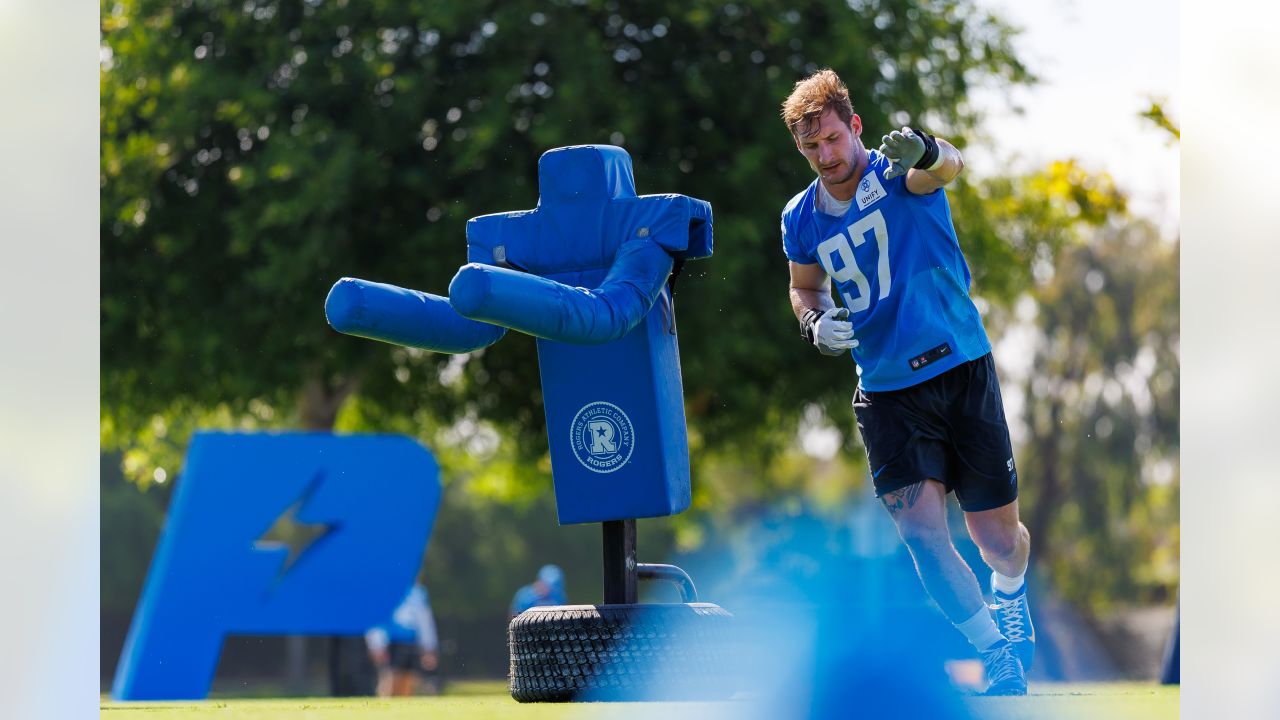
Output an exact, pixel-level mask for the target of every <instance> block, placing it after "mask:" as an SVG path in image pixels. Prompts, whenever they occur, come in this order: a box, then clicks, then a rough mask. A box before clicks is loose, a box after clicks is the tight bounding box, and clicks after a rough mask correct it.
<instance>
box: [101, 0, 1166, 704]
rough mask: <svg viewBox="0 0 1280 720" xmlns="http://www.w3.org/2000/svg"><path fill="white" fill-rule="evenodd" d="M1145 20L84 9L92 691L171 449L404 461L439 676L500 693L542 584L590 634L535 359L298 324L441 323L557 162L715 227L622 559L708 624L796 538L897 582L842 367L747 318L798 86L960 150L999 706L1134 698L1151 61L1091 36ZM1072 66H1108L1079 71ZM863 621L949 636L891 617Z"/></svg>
mask: <svg viewBox="0 0 1280 720" xmlns="http://www.w3.org/2000/svg"><path fill="white" fill-rule="evenodd" d="M1152 7H1157V6H1155V5H1154V4H1150V5H1149V6H1148V7H1146V8H1145V9H1144V8H1137V9H1125V10H1118V11H1117V10H1115V9H1107V8H1105V7H1103V6H1101V4H1098V3H1092V2H1081V3H1074V4H1069V5H1059V4H1054V5H1053V7H1050V5H1049V4H1030V5H1029V6H1024V5H1021V4H1020V5H1018V6H1016V7H1015V6H1014V5H1012V4H1009V5H1002V4H999V3H994V2H978V1H973V0H955V1H937V2H931V1H924V0H910V1H905V2H892V3H890V2H848V3H846V2H826V1H812V2H796V1H791V2H773V1H771V0H748V1H744V2H737V3H712V2H698V1H695V2H679V3H677V2H634V3H625V4H624V3H620V2H611V1H604V2H600V1H596V0H563V1H560V2H541V1H540V2H525V1H523V0H516V1H511V0H508V1H507V2H502V3H491V2H476V3H439V2H426V1H423V0H398V1H397V2H386V1H384V0H368V1H366V2H358V3H348V2H346V1H345V0H306V1H304V2H290V1H286V0H281V1H278V2H256V1H255V0H246V1H245V2H243V3H226V2H204V1H201V0H180V1H178V2H173V1H171V0H165V1H164V2H159V1H154V0H131V1H127V2H119V3H112V2H105V3H103V4H102V7H101V46H100V58H99V59H100V73H101V115H100V123H101V173H100V182H101V195H100V198H101V207H100V230H101V275H100V282H101V444H102V456H101V467H102V473H101V488H100V492H101V605H100V613H101V618H100V620H101V644H100V652H101V666H100V672H101V680H102V687H103V688H104V689H105V688H106V687H107V686H108V685H109V683H110V678H111V676H112V673H113V672H114V668H115V663H116V660H117V658H118V656H119V651H120V646H121V644H122V642H123V639H124V635H125V632H126V631H127V629H128V623H129V619H130V617H131V614H132V612H133V607H134V603H135V602H136V599H137V597H138V595H139V592H140V589H141V586H142V581H143V579H144V577H145V574H146V570H147V566H148V563H149V561H150V557H151V552H152V549H153V548H154V545H155V542H156V538H157V536H158V534H159V532H160V528H161V525H162V523H163V519H164V513H165V509H166V506H167V503H168V499H169V496H170V492H171V489H172V488H173V486H174V484H175V483H177V482H181V475H182V464H181V463H182V458H183V455H184V453H185V450H186V445H187V443H188V441H189V438H190V435H191V433H192V431H193V430H194V429H196V428H242V429H270V428H303V429H313V430H337V431H342V432H365V431H378V432H403V433H407V434H409V435H412V436H414V437H416V438H418V439H419V440H420V441H421V442H422V443H423V444H424V445H426V446H427V447H428V448H430V449H431V451H432V452H433V453H434V454H435V455H436V457H437V459H438V460H439V462H440V464H441V467H442V474H441V479H442V482H443V483H444V499H443V503H442V506H441V509H440V512H439V515H438V517H437V521H436V526H435V529H434V531H433V534H432V537H431V540H430V544H429V548H428V551H427V553H426V556H425V558H424V565H423V571H422V575H421V577H422V579H423V581H424V584H425V585H426V587H427V588H428V589H429V591H430V596H431V603H432V608H433V611H434V614H435V619H436V622H437V625H438V628H439V635H440V640H441V658H440V666H441V673H442V674H443V675H444V676H445V677H446V678H502V677H504V676H505V673H506V663H507V656H506V647H505V625H506V620H507V608H508V604H509V603H510V601H511V597H512V594H513V593H514V592H515V590H516V588H517V587H519V586H520V585H522V584H524V583H527V582H530V581H532V579H533V577H534V575H535V573H536V572H537V570H538V568H539V567H541V566H542V565H543V564H545V563H555V564H557V565H559V566H560V567H561V568H563V569H564V571H565V575H566V579H567V580H566V591H567V594H568V598H569V601H570V602H572V603H591V602H598V601H600V600H601V597H602V593H601V586H600V562H601V559H600V538H599V532H600V531H599V528H598V527H596V526H594V525H587V526H572V527H558V526H557V525H556V523H555V508H554V501H553V498H552V495H551V478H550V472H549V471H550V463H549V460H548V458H547V448H546V429H545V426H544V417H543V413H542V405H541V398H540V383H539V378H538V370H537V363H536V355H535V349H534V341H533V340H532V339H531V338H528V337H525V336H520V335H518V334H516V333H512V334H511V335H510V336H509V337H507V338H506V339H505V340H504V341H503V342H501V343H499V344H497V345H495V346H493V347H491V348H489V349H487V350H485V351H482V352H477V353H472V354H470V355H460V356H449V355H442V354H432V353H426V352H419V351H414V350H409V349H405V348H398V347H393V346H390V345H383V344H379V343H373V342H369V341H364V340H359V339H355V338H350V337H344V336H340V335H338V334H337V333H335V332H333V331H332V330H330V329H329V328H328V326H327V325H326V323H325V321H324V316H323V309H322V305H323V300H324V297H325V294H326V293H327V291H328V289H329V287H330V286H331V285H332V284H333V282H334V281H335V280H337V279H338V278H339V277H342V276H356V277H362V278H368V279H371V280H377V281H381V282H388V283H393V284H397V285H402V286H406V287H413V288H417V289H421V290H424V291H427V292H435V293H443V292H444V291H445V288H446V287H447V285H448V282H449V280H450V278H451V277H452V276H453V274H454V272H455V271H456V270H457V268H458V266H459V265H460V264H462V263H463V262H464V260H465V235H464V224H465V222H466V221H467V219H468V218H470V217H473V216H475V215H480V214H484V213H491V212H500V211H507V210H515V209H520V208H528V207H533V206H534V205H535V204H536V203H537V199H538V188H537V176H536V167H537V159H538V156H539V155H540V154H541V153H542V152H544V151H546V150H548V149H551V148H553V147H558V146H563V145H572V144H582V143H610V144H615V145H620V146H622V147H624V148H625V149H626V150H627V151H628V152H629V153H630V155H631V157H632V159H633V162H634V167H635V175H636V185H637V190H638V191H639V192H640V193H660V192H677V193H683V194H687V195H691V196H693V197H697V198H701V199H704V200H708V201H710V202H711V204H712V205H713V207H714V209H715V220H716V223H715V224H716V232H715V237H716V253H715V255H714V256H713V257H712V258H710V259H708V260H705V261H700V262H698V263H693V264H691V265H689V266H688V268H687V269H686V271H685V273H684V274H683V275H682V276H681V280H680V283H679V287H678V291H677V293H676V303H677V305H678V308H679V310H678V312H679V317H680V327H681V333H680V339H681V360H682V372H683V379H684V390H685V404H686V412H687V417H688V424H689V436H690V450H691V456H692V478H693V492H694V500H693V507H692V508H691V509H690V510H689V511H687V512H685V513H683V514H681V515H679V516H676V517H672V518H662V519H652V520H642V521H640V522H639V524H638V525H639V542H638V545H639V554H640V558H641V559H642V560H644V561H649V562H658V561H671V562H676V563H677V564H680V565H682V566H684V567H685V568H686V569H688V570H690V572H691V573H692V574H693V576H694V578H695V580H698V579H700V578H706V580H705V581H704V582H702V583H700V586H699V590H700V591H701V594H702V595H704V596H705V597H706V598H708V599H711V600H715V599H716V588H717V586H718V584H723V586H724V587H729V586H730V585H733V584H734V583H739V582H740V581H741V580H742V578H750V577H752V576H753V574H754V573H757V572H759V571H760V568H761V567H762V566H763V565H765V564H767V563H777V562H779V561H778V555H779V553H788V554H794V548H795V547H796V543H795V542H794V540H795V536H796V534H797V533H803V534H804V535H805V536H806V537H807V538H809V539H810V540H811V541H812V542H813V543H817V544H818V546H820V547H822V548H823V552H822V553H821V557H822V558H823V562H824V563H829V562H841V561H842V559H843V560H847V562H848V563H849V565H850V566H854V565H857V564H858V563H860V562H864V561H865V559H866V558H867V557H869V556H870V557H876V558H880V559H881V560H882V563H881V564H880V565H878V566H877V567H879V568H880V570H879V572H886V573H900V574H901V573H906V574H910V573H912V567H911V561H910V558H909V556H908V555H907V554H906V552H905V550H903V549H900V548H899V547H898V545H897V544H896V540H895V538H894V531H893V528H892V525H891V524H890V523H888V518H887V515H885V514H884V511H883V510H882V509H880V507H879V504H878V502H877V501H875V500H874V498H873V496H872V491H871V486H870V483H869V482H868V479H867V467H866V461H865V455H864V454H863V451H862V448H861V446H860V442H859V437H858V434H857V431H856V426H855V424H854V420H853V413H852V408H851V406H850V399H851V395H852V392H853V388H854V384H855V377H854V374H853V370H852V367H850V365H849V364H848V363H844V362H823V361H821V360H820V359H819V358H817V357H816V356H815V355H814V353H813V351H812V349H811V348H808V347H806V346H805V344H804V343H802V342H799V341H798V340H797V338H796V335H797V333H796V328H795V320H794V317H793V316H792V314H791V311H790V308H789V306H788V303H787V298H786V292H787V273H786V261H785V258H784V256H783V255H782V253H781V247H780V236H779V233H778V229H777V228H778V216H779V213H780V211H781V208H782V206H783V204H784V203H785V202H786V201H787V200H788V199H789V198H790V197H791V196H792V195H793V194H794V193H795V192H797V191H799V190H800V189H802V188H803V187H804V186H805V185H806V184H807V183H808V182H809V181H810V180H811V173H810V171H809V170H808V168H807V166H806V165H805V163H804V162H803V160H802V158H800V157H799V155H798V154H796V153H795V151H794V146H793V145H792V141H791V138H790V136H789V134H788V132H787V130H786V128H785V127H784V126H783V125H782V123H781V122H780V120H779V119H778V108H779V106H780V103H781V102H782V100H783V98H785V97H786V95H787V94H788V92H789V91H790V89H791V86H792V85H793V83H794V82H795V81H796V80H798V79H800V78H801V77H803V76H805V75H807V74H809V73H810V72H812V71H814V70H817V69H819V68H822V67H828V66H829V67H832V68H834V69H835V70H836V71H837V72H838V73H840V75H841V76H842V77H843V78H844V80H845V81H846V82H847V84H848V85H849V88H850V91H851V95H852V99H853V102H854V107H855V110H856V111H857V112H858V113H859V114H860V115H861V117H862V119H863V123H864V126H865V127H866V131H865V133H864V141H865V142H866V144H867V145H869V146H872V147H874V146H876V145H878V142H879V141H878V138H879V136H880V135H882V134H884V133H886V132H888V131H889V130H891V129H893V128H896V127H898V126H900V125H902V124H907V123H911V124H918V125H923V126H924V127H925V128H927V129H928V130H929V131H931V132H933V133H934V134H936V135H938V136H941V137H945V138H947V139H949V140H951V141H952V142H953V143H954V144H955V145H957V146H958V147H960V148H961V150H962V151H963V152H964V153H965V157H966V160H967V163H968V165H969V168H970V169H969V171H967V172H966V173H965V174H964V175H962V177H961V178H960V179H959V180H958V181H957V182H955V183H953V184H952V185H951V186H949V188H948V195H949V197H950V200H951V206H952V212H953V216H954V219H955V224H956V229H957V232H958V234H959V237H960V239H961V245H962V247H963V248H964V250H965V253H966V255H967V257H968V260H969V263H970V266H971V268H972V270H973V274H974V283H973V295H974V296H975V299H976V302H977V304H978V306H979V309H980V310H981V311H982V313H983V314H984V317H985V319H986V323H987V328H988V331H989V333H990V335H991V336H992V339H993V341H994V343H995V345H996V351H995V353H996V360H997V363H998V365H999V367H1000V369H1001V380H1002V385H1003V389H1004V393H1005V401H1006V405H1007V410H1008V414H1009V416H1010V421H1011V425H1012V428H1011V429H1012V431H1013V433H1014V441H1015V445H1016V448H1015V449H1016V451H1017V457H1018V463H1019V465H1020V467H1021V469H1022V473H1021V477H1022V483H1021V485H1022V511H1023V515H1024V521H1025V522H1026V524H1027V526H1028V527H1029V529H1030V531H1031V533H1032V537H1033V557H1032V563H1033V566H1032V581H1033V595H1034V597H1035V600H1034V605H1035V610H1034V612H1035V614H1036V620H1037V629H1038V630H1039V635H1040V642H1041V651H1040V652H1041V653H1042V654H1041V655H1040V657H1039V658H1038V660H1037V666H1036V669H1035V671H1034V673H1035V674H1034V675H1033V679H1034V678H1035V677H1036V676H1037V675H1038V676H1039V677H1040V678H1042V679H1065V680H1086V679H1104V678H1148V679H1149V678H1155V677H1156V676H1157V675H1158V673H1159V669H1160V658H1161V654H1162V652H1163V650H1164V646H1165V643H1166V641H1167V640H1168V637H1169V633H1170V631H1171V629H1172V627H1173V624H1174V618H1175V612H1176V603H1177V598H1178V588H1179V514H1178V497H1179V477H1180V472H1179V462H1178V457H1179V456H1178V447H1179V435H1178V427H1179V416H1178V410H1179V292H1178V289H1179V272H1178V270H1179V223H1178V207H1177V172H1178V167H1177V154H1178V148H1177V143H1178V141H1179V127H1178V120H1177V117H1178V113H1177V102H1176V97H1174V96H1173V95H1172V93H1173V90H1174V87H1175V84H1176V49H1177V44H1176V43H1177V39H1176V38H1177V20H1176V16H1174V17H1172V19H1170V17H1169V16H1168V15H1167V11H1155V12H1157V13H1159V14H1158V17H1159V18H1160V19H1159V20H1157V21H1156V22H1157V26H1156V27H1157V30H1156V31H1157V32H1159V28H1160V27H1162V26H1160V25H1159V24H1158V23H1160V22H1165V23H1171V24H1169V25H1168V27H1167V31H1168V33H1167V37H1165V43H1167V44H1160V43H1159V42H1157V41H1154V40H1153V41H1152V47H1157V48H1159V49H1158V50H1152V49H1150V48H1147V47H1145V46H1144V47H1142V48H1134V47H1132V46H1128V47H1125V46H1123V45H1111V44H1109V43H1108V42H1107V37H1108V35H1107V33H1108V32H1109V31H1110V30H1111V29H1113V28H1115V27H1121V26H1125V25H1126V21H1125V18H1124V17H1123V16H1121V17H1117V16H1116V15H1115V14H1114V13H1115V12H1120V13H1125V12H1132V13H1135V14H1136V15H1137V16H1140V17H1144V16H1146V15H1148V14H1150V13H1151V12H1153V11H1152V10H1151V8H1152ZM1072 37H1074V38H1076V42H1075V43H1069V42H1066V41H1065V40H1064V39H1063V38H1072ZM1079 38H1089V39H1090V41H1091V42H1093V43H1097V44H1098V45H1099V46H1103V47H1108V48H1110V49H1111V50H1112V52H1111V54H1110V56H1109V57H1110V64H1109V66H1108V70H1107V72H1106V73H1105V74H1102V73H1100V71H1099V70H1098V69H1097V68H1096V67H1095V66H1094V65H1092V64H1090V62H1089V58H1088V57H1087V56H1086V55H1087V53H1081V52H1079V51H1078V47H1079ZM1064 46H1068V47H1064ZM1126 52H1128V53H1132V58H1129V59H1126V58H1127V57H1128V56H1125V55H1124V53H1126ZM1165 52H1167V53H1168V55H1167V62H1163V61H1162V58H1164V57H1165V56H1164V55H1163V53H1165ZM797 369H801V370H797ZM957 530H958V535H957V541H958V542H959V543H960V544H961V546H962V552H967V553H968V554H969V555H970V556H972V557H973V559H974V560H975V562H977V560H976V551H974V550H973V549H972V545H971V544H966V543H967V538H966V537H964V531H963V528H962V524H961V525H958V526H957ZM886 537H887V541H886V540H885V538H886ZM783 562H788V561H783ZM789 562H791V564H790V565H789V567H793V568H799V570H798V572H802V573H803V572H808V573H811V574H814V575H819V574H821V573H822V571H823V570H822V568H823V566H822V563H816V562H815V563H809V564H808V565H806V564H805V563H804V562H803V558H794V557H793V558H792V560H791V561H789ZM979 577H980V578H985V575H984V574H981V573H980V574H979ZM894 602H896V603H899V604H900V605H901V606H903V607H911V608H915V609H918V610H920V611H921V612H922V615H921V616H922V617H932V618H933V620H934V621H936V622H938V623H939V627H940V632H944V633H945V632H950V631H949V630H948V628H947V627H946V623H945V621H944V620H942V619H941V616H940V615H936V614H935V615H929V614H928V611H929V601H928V600H927V598H926V597H925V596H924V593H923V590H919V591H918V592H917V593H914V594H910V593H908V594H907V596H906V597H900V598H895V599H894ZM729 609H730V610H732V609H733V608H729ZM956 637H957V640H959V636H958V634H957V636H956ZM959 642H960V643H961V644H962V643H963V641H962V640H959ZM964 650H965V648H963V647H960V648H957V650H956V653H957V655H960V654H962V653H963V652H964ZM343 652H350V649H349V648H347V649H345V650H344V645H343V642H340V641H334V640H331V639H327V638H308V639H305V640H304V639H301V638H235V639H232V640H231V641H230V642H229V643H228V645H227V647H226V649H225V651H224V653H223V659H222V663H221V665H220V666H219V669H218V675H217V678H216V679H215V683H214V688H215V692H217V693H224V694H264V695H266V694H275V695H279V694H310V693H321V694H323V693H325V692H327V691H328V687H329V685H328V683H329V678H328V668H329V663H330V662H331V660H332V658H333V657H335V656H336V655H339V654H341V653H343ZM355 655H356V656H358V655H359V653H358V652H357V653H356V654H355Z"/></svg>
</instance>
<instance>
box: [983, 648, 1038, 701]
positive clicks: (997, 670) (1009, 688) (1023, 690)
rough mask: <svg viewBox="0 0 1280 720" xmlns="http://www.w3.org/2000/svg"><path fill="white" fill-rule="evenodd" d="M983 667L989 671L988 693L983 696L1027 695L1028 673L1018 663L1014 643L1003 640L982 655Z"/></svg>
mask: <svg viewBox="0 0 1280 720" xmlns="http://www.w3.org/2000/svg"><path fill="white" fill-rule="evenodd" d="M982 667H983V669H985V670H986V671H987V682H988V683H989V685H988V686H987V691H986V692H985V693H983V695H1026V694H1027V673H1026V671H1025V670H1023V669H1022V663H1021V662H1019V661H1018V654H1017V653H1016V652H1014V650H1013V643H1010V642H1006V641H1004V640H1001V641H1000V642H999V643H997V644H996V646H995V647H993V648H991V649H990V650H988V651H986V652H984V653H982Z"/></svg>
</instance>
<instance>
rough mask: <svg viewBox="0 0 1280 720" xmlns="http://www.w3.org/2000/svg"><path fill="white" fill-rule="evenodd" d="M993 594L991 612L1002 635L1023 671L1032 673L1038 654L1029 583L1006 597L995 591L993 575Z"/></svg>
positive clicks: (1024, 583)
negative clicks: (1028, 593) (1028, 597)
mask: <svg viewBox="0 0 1280 720" xmlns="http://www.w3.org/2000/svg"><path fill="white" fill-rule="evenodd" d="M991 594H992V595H994V596H995V599H996V602H995V604H994V605H992V606H991V611H992V612H993V613H995V616H996V625H997V626H998V627H999V628H1000V633H1001V634H1002V635H1004V636H1005V637H1006V638H1008V639H1009V644H1010V645H1012V646H1013V651H1014V652H1015V653H1017V655H1018V660H1020V661H1021V662H1022V668H1023V670H1024V671H1030V670H1031V661H1032V660H1033V659H1034V658H1035V654H1036V628H1035V626H1034V625H1032V624H1031V609H1030V608H1029V607H1028V606H1027V583H1026V582H1025V581H1024V582H1023V583H1022V587H1021V588H1020V589H1019V590H1018V591H1017V592H1015V593H1013V594H1011V595H1006V594H1005V593H1002V592H1000V591H999V590H996V589H995V575H994V573H993V574H992V589H991Z"/></svg>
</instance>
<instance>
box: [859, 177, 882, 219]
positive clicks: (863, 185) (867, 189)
mask: <svg viewBox="0 0 1280 720" xmlns="http://www.w3.org/2000/svg"><path fill="white" fill-rule="evenodd" d="M854 197H855V199H856V200H857V201H858V209H859V210H866V209H867V206H869V205H871V203H874V202H876V201H877V200H882V199H884V198H886V197H888V193H886V192H885V191H884V186H883V185H881V184H880V177H879V176H878V175H876V174H875V173H874V172H869V173H867V174H866V176H864V177H863V178H862V182H860V183H858V194H857V195H855V196H854Z"/></svg>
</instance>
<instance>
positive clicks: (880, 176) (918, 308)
mask: <svg viewBox="0 0 1280 720" xmlns="http://www.w3.org/2000/svg"><path fill="white" fill-rule="evenodd" d="M868 154H869V156H870V157H869V161H868V163H867V168H866V170H865V171H864V173H863V175H862V181H861V182H860V183H859V184H858V190H857V192H856V193H855V194H854V197H853V202H852V203H851V204H850V205H849V210H848V211H847V212H846V213H845V214H844V215H843V216H835V215H828V214H826V213H824V212H822V211H820V210H818V209H817V199H818V182H819V181H818V180H817V179H814V181H813V183H812V184H810V185H809V187H808V188H807V189H806V190H804V192H801V193H800V194H799V195H796V196H795V197H794V198H792V199H791V202H789V203H787V207H786V208H785V209H784V210H783V211H782V247H783V250H784V252H786V254H787V258H788V259H790V260H791V261H792V262H797V263H803V264H813V263H821V265H822V268H823V269H824V270H826V272H827V275H829V276H831V280H832V282H833V283H834V285H835V289H836V293H837V295H838V297H839V298H840V301H841V304H843V305H844V306H845V307H847V308H849V320H850V321H851V322H852V323H853V331H854V337H855V338H857V339H858V342H859V346H858V347H856V348H854V349H853V351H852V352H853V359H854V361H855V362H856V363H857V368H858V375H859V378H860V382H861V384H862V387H863V389H864V390H868V391H871V392H876V391H882V390H900V389H902V388H905V387H910V386H912V385H916V384H918V383H921V382H924V381H925V380H928V379H929V378H932V377H935V376H937V375H940V374H942V373H943V372H946V371H947V370H950V369H951V368H953V367H955V366H957V365H959V364H961V363H963V362H966V361H969V360H973V359H976V358H979V357H982V356H983V355H986V354H987V353H988V352H990V351H991V342H990V341H989V340H988V339H987V333H986V330H985V329H983V327H982V318H981V316H979V315H978V309H977V308H976V307H974V305H973V301H972V300H970V299H969V279H970V278H969V265H968V264H967V263H966V262H965V259H964V255H963V254H962V253H961V252H960V243H959V242H958V241H957V240H956V231H955V228H954V227H953V226H952V224H951V207H950V206H949V205H948V204H947V195H946V193H945V192H943V191H942V190H938V191H935V192H932V193H929V194H928V195H916V194H914V193H912V192H911V191H910V190H908V189H907V185H906V176H905V175H903V176H899V177H896V178H894V179H892V180H885V179H884V173H885V171H887V170H888V169H889V161H888V159H887V158H885V157H884V156H883V155H881V154H880V153H879V152H878V151H876V150H871V151H869V153H868Z"/></svg>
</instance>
